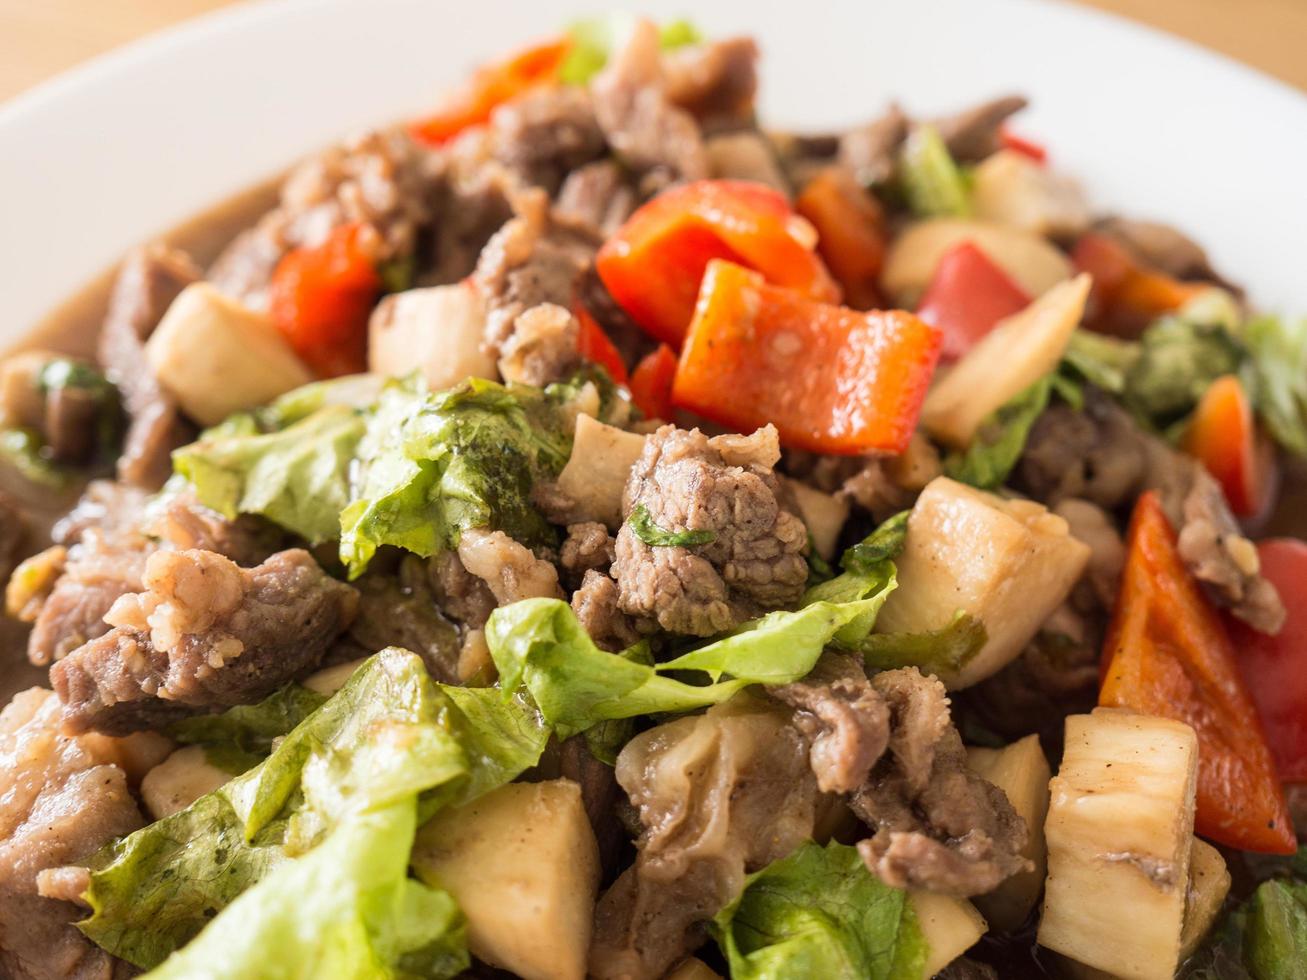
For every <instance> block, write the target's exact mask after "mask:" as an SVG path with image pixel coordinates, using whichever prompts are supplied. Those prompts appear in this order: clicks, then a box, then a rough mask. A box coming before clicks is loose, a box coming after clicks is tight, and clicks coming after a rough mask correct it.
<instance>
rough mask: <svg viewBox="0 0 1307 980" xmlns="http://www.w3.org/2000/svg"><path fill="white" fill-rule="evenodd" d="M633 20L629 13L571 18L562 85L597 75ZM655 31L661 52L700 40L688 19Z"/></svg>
mask: <svg viewBox="0 0 1307 980" xmlns="http://www.w3.org/2000/svg"><path fill="white" fill-rule="evenodd" d="M634 21H635V18H634V17H633V16H632V15H631V14H624V13H614V14H607V15H604V16H602V17H587V18H585V19H584V20H578V21H574V22H573V23H572V24H571V25H570V26H569V27H568V28H567V36H568V37H569V38H570V39H571V41H572V49H571V51H569V52H568V54H567V57H566V58H565V59H564V60H563V64H562V67H561V68H560V69H559V73H558V74H559V79H560V80H561V81H562V82H563V84H565V85H585V84H586V83H587V82H589V81H590V79H592V78H594V76H595V75H597V74H599V72H601V71H602V70H603V67H604V65H606V64H607V63H608V55H609V53H610V52H611V51H612V50H613V48H614V47H616V46H617V45H618V44H619V43H621V41H622V39H623V38H624V37H625V36H626V34H627V32H628V31H630V29H631V26H632V24H633V23H634ZM658 34H659V40H660V41H661V42H662V47H663V50H664V51H670V50H672V49H674V48H680V47H685V46H686V45H690V44H698V43H699V42H700V41H702V40H703V35H701V34H700V33H699V31H698V29H697V28H696V27H695V26H694V25H693V24H692V23H690V22H689V21H688V20H674V21H670V22H669V23H666V24H664V25H662V27H660V28H659V29H658Z"/></svg>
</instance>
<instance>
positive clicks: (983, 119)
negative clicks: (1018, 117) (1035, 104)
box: [933, 95, 1029, 163]
mask: <svg viewBox="0 0 1307 980" xmlns="http://www.w3.org/2000/svg"><path fill="white" fill-rule="evenodd" d="M1028 104H1029V103H1028V102H1027V100H1026V99H1025V98H1023V97H1022V96H1020V95H1006V96H1003V97H1002V98H998V99H990V100H989V101H988V102H982V103H980V105H977V106H972V107H971V108H969V109H963V110H962V111H961V112H955V113H954V114H953V115H951V116H943V117H941V118H939V119H935V120H933V124H934V126H935V129H936V130H938V131H939V135H940V137H941V138H942V139H943V140H944V145H945V146H947V147H948V150H949V153H951V154H953V159H955V160H958V161H960V162H962V163H977V162H979V161H981V160H983V159H985V157H987V156H989V155H990V154H992V153H997V152H998V151H999V150H1000V149H1001V148H1002V145H1003V144H1002V141H1001V140H1000V139H999V132H1000V130H1001V129H1002V128H1003V123H1005V122H1007V119H1008V117H1009V116H1013V115H1015V114H1016V113H1018V112H1020V111H1021V110H1022V109H1024V108H1025V107H1026V106H1027V105H1028Z"/></svg>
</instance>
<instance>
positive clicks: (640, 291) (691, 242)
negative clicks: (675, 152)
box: [595, 180, 839, 348]
mask: <svg viewBox="0 0 1307 980" xmlns="http://www.w3.org/2000/svg"><path fill="white" fill-rule="evenodd" d="M815 239H816V235H815V234H814V232H813V229H812V226H811V225H809V224H808V223H807V221H805V220H804V219H803V218H801V217H799V216H798V215H797V214H795V213H794V212H793V211H791V210H790V206H789V203H788V202H787V201H786V200H785V197H784V196H783V195H782V194H781V193H780V192H779V191H776V190H774V189H773V188H771V187H767V186H766V185H765V184H757V183H752V182H750V181H743V180H701V181H696V182H695V183H692V184H685V185H683V186H681V187H674V188H672V189H671V190H669V191H666V192H664V193H662V194H660V195H658V196H657V197H655V198H654V199H653V200H652V201H650V202H649V203H648V204H645V205H644V206H643V207H641V208H640V209H639V210H638V211H636V212H635V214H633V215H631V217H630V218H629V219H628V220H627V222H626V224H624V225H623V226H622V227H621V228H620V229H618V231H617V233H616V234H615V235H613V237H612V238H610V239H609V240H608V241H607V242H605V243H604V245H603V247H602V248H600V249H599V253H598V255H597V256H596V257H595V268H596V270H597V271H598V272H599V278H600V279H602V280H603V282H604V285H605V286H607V287H608V291H609V292H610V293H611V294H612V296H613V298H614V299H615V300H617V302H618V303H619V304H620V305H621V306H622V308H623V309H624V310H626V312H627V313H628V314H630V316H631V317H632V319H634V320H635V322H636V323H638V324H639V325H640V326H641V327H643V328H644V330H645V331H647V332H648V333H649V334H650V335H652V336H654V337H656V338H658V339H659V340H662V341H665V342H666V343H668V344H670V345H671V346H672V347H673V348H679V347H680V346H681V340H682V338H683V337H684V336H685V331H686V328H687V327H688V326H689V324H690V320H691V318H692V317H693V316H694V303H695V298H696V297H697V296H698V294H699V283H700V281H701V280H702V279H703V271H704V268H705V267H706V266H707V265H708V263H709V262H710V261H712V260H713V259H727V260H729V261H731V262H735V263H737V264H740V265H744V266H747V267H749V268H751V269H756V270H758V271H759V272H761V273H762V274H763V275H764V276H765V277H766V278H767V279H768V281H770V282H773V283H775V284H776V285H778V286H788V287H789V288H791V289H794V290H797V291H798V292H800V293H802V294H803V295H805V296H810V297H812V298H813V299H818V300H822V301H825V302H836V301H838V299H839V287H838V286H837V285H836V284H835V280H833V279H832V278H831V275H830V273H829V272H828V271H826V267H825V266H824V265H823V264H822V261H821V259H819V258H818V257H817V256H816V255H815V254H814V252H813V249H814V247H815V245H816V241H815Z"/></svg>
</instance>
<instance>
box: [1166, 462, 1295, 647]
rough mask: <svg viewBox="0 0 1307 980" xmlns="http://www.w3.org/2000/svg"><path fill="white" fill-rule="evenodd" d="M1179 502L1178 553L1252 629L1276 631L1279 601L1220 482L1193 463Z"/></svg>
mask: <svg viewBox="0 0 1307 980" xmlns="http://www.w3.org/2000/svg"><path fill="white" fill-rule="evenodd" d="M1191 470H1192V474H1193V483H1192V485H1191V487H1190V489H1189V492H1188V493H1187V494H1185V497H1184V501H1183V503H1182V504H1181V510H1180V514H1181V520H1180V522H1178V525H1177V526H1178V527H1179V529H1180V539H1179V541H1180V557H1181V558H1183V559H1184V563H1185V565H1186V566H1188V568H1189V570H1190V571H1191V572H1193V574H1194V577H1195V578H1196V579H1198V581H1200V582H1202V583H1203V584H1204V585H1205V586H1206V587H1207V590H1208V593H1209V594H1210V595H1212V597H1213V598H1215V599H1216V600H1217V601H1218V602H1219V603H1220V604H1221V605H1223V606H1225V607H1227V608H1228V609H1229V610H1230V612H1231V613H1233V614H1234V615H1236V616H1238V617H1239V618H1240V619H1242V620H1243V621H1244V622H1245V623H1247V624H1248V625H1249V626H1251V627H1252V628H1253V629H1255V630H1260V631H1261V632H1263V633H1278V632H1279V631H1280V627H1282V626H1283V625H1284V617H1285V611H1284V603H1283V602H1282V601H1281V600H1280V594H1279V593H1278V592H1277V591H1276V589H1275V586H1274V585H1272V584H1271V583H1270V582H1269V581H1268V580H1267V579H1265V578H1263V577H1262V575H1261V566H1260V563H1259V561H1258V558H1257V548H1256V546H1255V545H1254V544H1253V543H1252V542H1251V541H1249V540H1248V539H1247V538H1246V537H1244V536H1243V534H1242V533H1241V532H1240V530H1239V525H1238V524H1237V523H1236V522H1235V519H1234V515H1233V514H1231V513H1230V507H1229V505H1228V504H1227V503H1226V501H1225V494H1224V493H1223V492H1222V491H1221V485H1220V484H1219V483H1217V482H1216V480H1214V479H1213V478H1212V476H1211V475H1210V474H1209V473H1208V472H1207V470H1205V469H1203V468H1202V467H1201V466H1199V465H1198V464H1196V463H1195V464H1193V466H1192V467H1191Z"/></svg>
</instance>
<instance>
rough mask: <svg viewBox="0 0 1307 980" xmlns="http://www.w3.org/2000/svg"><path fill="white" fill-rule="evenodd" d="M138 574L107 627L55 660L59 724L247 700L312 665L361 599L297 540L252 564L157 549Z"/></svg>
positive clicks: (134, 727)
mask: <svg viewBox="0 0 1307 980" xmlns="http://www.w3.org/2000/svg"><path fill="white" fill-rule="evenodd" d="M142 584H143V585H144V586H145V591H143V592H141V593H139V594H134V595H127V596H123V597H122V598H121V599H119V601H118V602H116V603H114V607H113V609H111V610H110V611H109V614H108V615H107V616H106V619H107V620H108V621H109V623H110V624H111V625H112V627H113V628H112V629H111V630H110V631H109V632H108V633H106V634H105V635H104V636H101V637H99V638H98V639H95V640H92V641H90V642H89V643H87V644H85V645H83V646H81V647H79V648H78V649H77V650H74V651H73V652H72V653H70V654H69V655H68V656H67V657H65V658H64V659H63V660H60V661H59V663H58V664H56V665H55V667H54V669H53V670H51V672H50V678H51V681H52V682H53V684H54V688H55V691H56V693H58V695H59V698H60V700H61V701H63V702H64V724H65V728H66V729H67V730H69V731H73V732H85V731H99V732H103V733H105V734H111V735H121V734H125V733H127V732H133V731H138V730H141V729H144V728H156V727H158V726H159V725H160V724H161V723H164V722H167V721H169V720H172V719H176V718H181V717H185V716H187V715H193V714H202V713H204V712H207V711H219V710H222V709H224V708H230V707H232V706H234V705H238V704H252V703H254V702H256V701H258V700H260V699H261V698H264V697H266V696H267V695H269V694H271V693H272V692H273V691H274V690H276V689H277V688H278V687H280V686H281V685H283V684H285V683H286V682H288V681H290V680H292V679H293V678H295V677H297V676H299V675H300V674H302V673H304V672H305V671H307V670H310V669H312V668H313V667H314V666H316V665H317V664H318V662H319V661H320V660H321V659H322V656H323V654H324V653H325V652H326V650H327V648H328V647H329V646H330V645H331V644H332V642H333V641H334V640H335V639H336V637H337V636H338V635H339V634H340V633H341V632H342V631H343V630H344V629H345V628H346V627H348V626H349V624H350V622H351V621H352V620H353V618H354V614H355V611H356V609H357V607H358V595H357V593H356V592H355V591H354V590H353V589H351V588H350V587H349V586H347V585H342V584H341V583H339V582H337V581H335V580H334V579H331V578H329V577H328V576H327V575H326V574H325V573H323V571H322V569H321V568H319V567H318V565H317V563H316V562H315V561H314V560H313V558H312V556H311V555H309V553H308V552H307V551H302V550H299V549H292V550H290V551H282V552H279V553H278V554H275V555H273V556H272V557H271V558H269V559H268V560H267V561H265V562H264V563H263V564H261V565H259V566H258V567H256V568H253V569H248V570H247V569H242V568H241V567H240V566H238V565H236V564H235V563H234V562H232V561H230V560H229V559H227V558H224V557H222V556H221V555H216V554H214V553H213V552H208V551H157V552H155V553H154V554H153V555H151V556H150V557H149V559H148V560H147V561H146V563H145V572H144V576H143V579H142Z"/></svg>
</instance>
